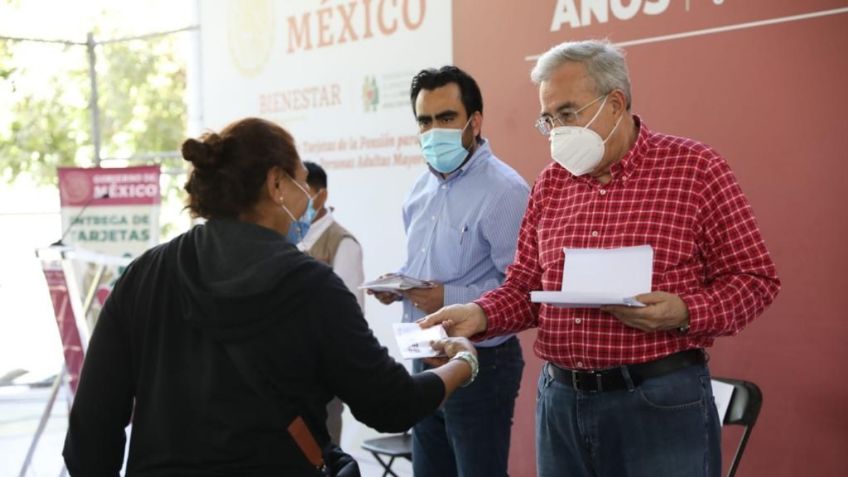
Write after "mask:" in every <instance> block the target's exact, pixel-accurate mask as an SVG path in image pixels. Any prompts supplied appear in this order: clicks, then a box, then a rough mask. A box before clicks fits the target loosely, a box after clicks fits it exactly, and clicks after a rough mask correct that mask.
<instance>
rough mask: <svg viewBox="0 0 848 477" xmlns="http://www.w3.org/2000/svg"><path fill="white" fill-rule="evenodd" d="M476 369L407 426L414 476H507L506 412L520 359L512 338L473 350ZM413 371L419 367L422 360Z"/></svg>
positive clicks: (509, 422)
mask: <svg viewBox="0 0 848 477" xmlns="http://www.w3.org/2000/svg"><path fill="white" fill-rule="evenodd" d="M477 357H478V359H479V361H480V372H479V374H478V375H477V379H476V380H475V381H474V383H472V384H471V385H470V386H468V387H465V388H459V389H458V390H457V391H456V392H455V393H453V395H451V397H450V398H448V400H447V402H445V404H444V405H443V406H442V407H441V408H439V409H438V410H437V411H436V412H435V413H433V414H431V415H430V416H428V417H426V418H424V419H423V420H422V421H420V422H419V423H418V424H416V425H415V427H413V432H412V468H413V471H414V472H415V477H451V476H456V477H477V476H480V477H501V476H506V475H507V462H508V459H509V436H510V430H511V428H512V414H513V409H514V407H515V398H516V396H517V395H518V387H519V386H520V385H521V372H522V370H523V369H524V359H523V358H522V356H521V346H520V345H519V343H518V339H517V338H514V337H513V338H511V339H509V340H508V341H506V342H504V343H503V344H501V345H500V346H496V347H494V348H478V349H477ZM413 369H414V370H415V371H416V372H417V371H421V370H422V369H425V365H423V363H422V362H420V361H416V362H415V363H413Z"/></svg>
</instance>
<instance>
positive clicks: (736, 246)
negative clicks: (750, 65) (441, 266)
mask: <svg viewBox="0 0 848 477" xmlns="http://www.w3.org/2000/svg"><path fill="white" fill-rule="evenodd" d="M531 77H532V79H533V81H534V82H535V83H536V84H538V85H539V100H540V103H541V116H540V118H539V120H538V121H537V123H536V127H537V129H538V130H539V131H540V132H541V133H542V134H543V135H545V136H546V137H547V138H548V139H549V140H550V141H551V157H552V159H553V161H554V162H552V163H551V164H550V165H549V166H547V167H546V168H545V169H544V170H543V171H542V173H541V175H540V176H539V178H538V180H537V181H536V184H535V185H534V186H533V191H532V194H531V197H530V203H529V205H528V207H527V212H526V214H525V216H524V219H523V222H522V225H521V231H520V234H519V239H518V247H517V251H516V257H515V262H514V263H513V264H512V266H511V267H510V268H509V269H508V271H507V277H506V281H505V282H504V284H503V285H502V286H501V287H500V288H497V289H495V290H492V291H491V292H489V293H487V294H485V295H483V296H482V297H481V298H480V299H478V300H477V301H475V302H474V303H469V304H465V305H452V306H449V307H445V308H443V309H442V310H440V311H438V312H436V313H434V314H432V315H430V316H429V317H427V318H425V319H424V320H422V326H424V327H427V326H433V325H435V324H437V323H442V324H443V325H444V326H446V327H447V328H448V331H449V333H450V334H452V335H461V336H474V338H475V339H485V338H487V337H491V336H495V335H501V334H506V333H515V332H518V331H521V330H524V329H527V328H532V327H538V329H539V330H538V335H537V338H536V342H535V344H534V350H535V352H536V355H538V356H539V357H540V358H542V359H544V360H545V361H546V363H545V366H544V368H543V370H542V373H541V376H540V378H539V388H538V400H537V408H536V446H537V469H538V473H539V475H540V476H543V477H549V476H600V477H603V476H610V477H612V476H616V477H617V476H622V475H627V476H651V477H654V476H659V475H662V476H668V475H685V476H718V475H719V474H720V472H721V448H720V444H721V442H720V425H721V424H720V422H719V420H718V416H717V412H716V409H715V406H714V404H713V397H712V391H711V388H710V374H709V370H708V368H707V365H706V361H707V360H706V355H705V353H704V348H706V347H709V346H711V345H712V343H713V340H715V338H716V337H718V336H727V335H735V334H736V333H738V332H739V331H740V330H741V329H742V328H743V327H745V325H747V324H748V323H749V322H750V321H751V320H753V319H754V318H755V317H756V316H757V315H759V314H760V313H762V312H763V310H764V309H765V308H766V307H767V306H768V305H769V304H771V302H772V301H773V300H774V298H775V296H776V295H777V292H778V290H779V288H780V281H779V280H778V278H777V274H776V271H775V267H774V263H773V262H772V260H771V258H770V257H769V254H768V251H767V250H766V247H765V244H764V242H763V239H762V236H761V235H760V231H759V229H758V226H757V222H756V219H755V218H754V213H753V211H752V210H751V206H750V205H749V203H748V200H747V199H746V198H745V195H744V194H743V193H742V190H741V189H740V187H739V185H738V183H737V182H736V179H735V177H734V176H733V172H732V171H731V170H730V167H729V166H728V164H727V162H726V161H725V160H724V158H722V156H721V155H719V153H718V152H716V151H715V150H713V149H712V148H710V147H709V146H707V145H704V144H702V143H699V142H696V141H693V140H691V139H686V138H681V137H674V136H670V135H666V134H661V133H657V132H653V131H651V130H650V129H649V128H648V125H647V124H646V122H645V121H644V120H643V119H642V118H641V117H639V116H638V115H635V114H632V113H631V111H630V106H631V97H630V80H629V75H628V72H627V65H626V63H625V61H624V57H623V54H622V52H621V51H619V50H618V49H617V48H615V47H614V46H612V45H611V44H609V43H608V42H605V41H583V42H568V43H563V44H560V45H557V46H555V47H554V48H552V49H551V50H549V51H548V52H546V53H545V54H543V55H542V56H541V57H540V58H539V60H538V62H537V64H536V66H535V68H534V69H533V72H532V73H531ZM645 244H648V245H651V246H652V247H653V250H654V267H653V289H654V290H655V291H653V292H651V293H647V294H643V295H639V296H637V297H636V299H637V300H639V301H640V302H642V303H644V304H645V306H644V307H641V308H636V307H633V308H630V307H625V306H604V307H601V308H600V309H598V308H570V309H569V308H558V307H555V306H552V305H546V304H541V305H540V304H537V303H531V301H530V292H531V291H534V290H550V291H555V290H560V289H561V288H562V275H563V264H564V256H563V248H564V247H566V248H604V249H608V248H617V247H627V246H636V245H645Z"/></svg>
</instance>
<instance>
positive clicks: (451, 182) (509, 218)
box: [373, 66, 529, 477]
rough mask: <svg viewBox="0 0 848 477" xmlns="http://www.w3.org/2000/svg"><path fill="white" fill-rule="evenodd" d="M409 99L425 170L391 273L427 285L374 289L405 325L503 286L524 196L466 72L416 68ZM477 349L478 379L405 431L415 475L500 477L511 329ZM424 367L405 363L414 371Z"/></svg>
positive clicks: (516, 372)
mask: <svg viewBox="0 0 848 477" xmlns="http://www.w3.org/2000/svg"><path fill="white" fill-rule="evenodd" d="M411 100H412V110H413V113H414V114H415V117H416V119H417V121H418V130H419V134H420V142H421V151H422V153H423V155H424V158H425V159H426V160H427V164H428V170H427V171H426V172H424V173H423V174H422V175H421V177H419V178H418V180H417V181H416V182H415V185H414V186H413V188H412V191H411V192H410V193H409V196H408V197H407V199H406V201H405V203H404V205H403V223H404V227H405V228H406V237H407V244H406V246H407V258H406V263H405V264H404V265H403V267H402V268H401V269H400V273H403V274H405V275H409V276H412V277H415V278H420V279H424V280H429V281H431V282H432V283H433V285H434V286H432V287H430V288H416V289H412V290H409V291H407V292H404V294H403V295H402V296H401V295H394V294H391V293H373V294H374V295H375V296H376V297H377V298H378V299H379V300H380V301H381V302H382V303H384V304H389V303H392V302H394V301H398V300H403V321H404V322H411V321H415V320H417V319H419V318H421V317H423V316H425V315H426V314H429V313H433V312H435V311H436V310H438V309H440V308H441V307H442V306H445V305H450V304H454V303H467V302H469V301H473V300H475V299H476V298H478V297H479V296H480V295H482V294H483V293H484V292H486V291H488V290H492V289H494V288H496V287H498V286H499V285H500V284H501V283H502V281H503V279H504V276H505V272H506V268H507V266H508V265H509V264H510V263H512V260H513V256H514V255H515V244H516V239H517V236H518V229H519V226H520V224H521V219H522V217H523V216H524V210H525V208H526V206H527V198H528V195H529V188H528V186H527V183H526V182H525V181H524V179H522V178H521V176H519V175H518V173H517V172H515V171H514V170H513V169H512V168H510V167H509V166H508V165H506V164H505V163H503V162H501V160H500V159H498V158H497V157H495V155H494V154H492V150H491V147H490V145H489V141H488V140H486V139H483V138H482V137H481V135H480V133H481V129H482V126H483V99H482V96H481V93H480V88H479V87H478V86H477V83H476V82H475V81H474V79H473V78H472V77H471V76H469V75H468V74H466V73H465V72H464V71H462V70H460V69H459V68H457V67H455V66H445V67H443V68H441V69H439V70H435V69H428V70H423V71H421V72H420V73H418V74H417V75H416V76H415V77H414V78H413V79H412V88H411ZM476 346H477V350H478V358H479V361H480V371H479V375H478V376H477V379H476V380H475V381H474V382H473V383H472V384H471V385H469V386H468V387H465V388H462V389H460V390H458V391H457V392H456V393H454V395H453V396H451V397H450V399H448V400H447V401H446V402H445V403H444V405H443V406H442V407H441V408H440V409H439V410H438V411H436V413H434V414H433V415H431V416H429V417H427V418H425V419H424V420H423V421H421V422H420V423H418V424H416V425H415V427H414V428H413V449H412V452H413V454H412V458H413V459H412V465H413V469H414V471H415V475H416V477H430V476H438V477H445V476H457V477H473V476H485V477H498V476H506V475H507V462H508V457H509V440H510V429H511V427H512V416H513V408H514V404H515V398H516V396H517V395H518V387H519V385H520V383H521V372H522V370H523V368H524V360H523V358H522V355H521V347H520V346H519V343H518V339H517V338H516V337H515V336H514V335H508V336H501V337H497V338H493V339H491V340H487V341H483V342H480V343H476ZM426 367H427V365H426V364H425V363H423V362H421V361H417V360H416V361H415V362H414V363H413V369H414V370H415V371H416V372H419V371H421V370H423V369H426Z"/></svg>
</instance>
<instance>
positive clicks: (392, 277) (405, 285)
mask: <svg viewBox="0 0 848 477" xmlns="http://www.w3.org/2000/svg"><path fill="white" fill-rule="evenodd" d="M433 286H434V284H433V282H428V281H426V280H419V279H417V278H412V277H408V276H406V275H401V274H399V273H390V274H388V275H386V276H384V277H382V278H378V279H376V280H371V281H370V282H365V283H363V284H362V285H359V287H358V288H359V289H361V290H371V291H376V292H393V293H398V292H402V291H406V290H411V289H413V288H433Z"/></svg>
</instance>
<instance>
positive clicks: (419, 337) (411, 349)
mask: <svg viewBox="0 0 848 477" xmlns="http://www.w3.org/2000/svg"><path fill="white" fill-rule="evenodd" d="M392 328H393V329H394V332H395V339H396V340H397V344H398V349H400V355H401V356H402V357H403V358H404V359H416V358H433V357H436V356H440V355H441V353H440V352H437V351H436V350H434V349H433V347H432V346H430V342H431V341H438V340H440V339H442V338H447V337H448V335H447V333H445V329H444V328H442V327H441V326H433V327H431V328H427V329H421V327H420V326H418V323H392Z"/></svg>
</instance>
